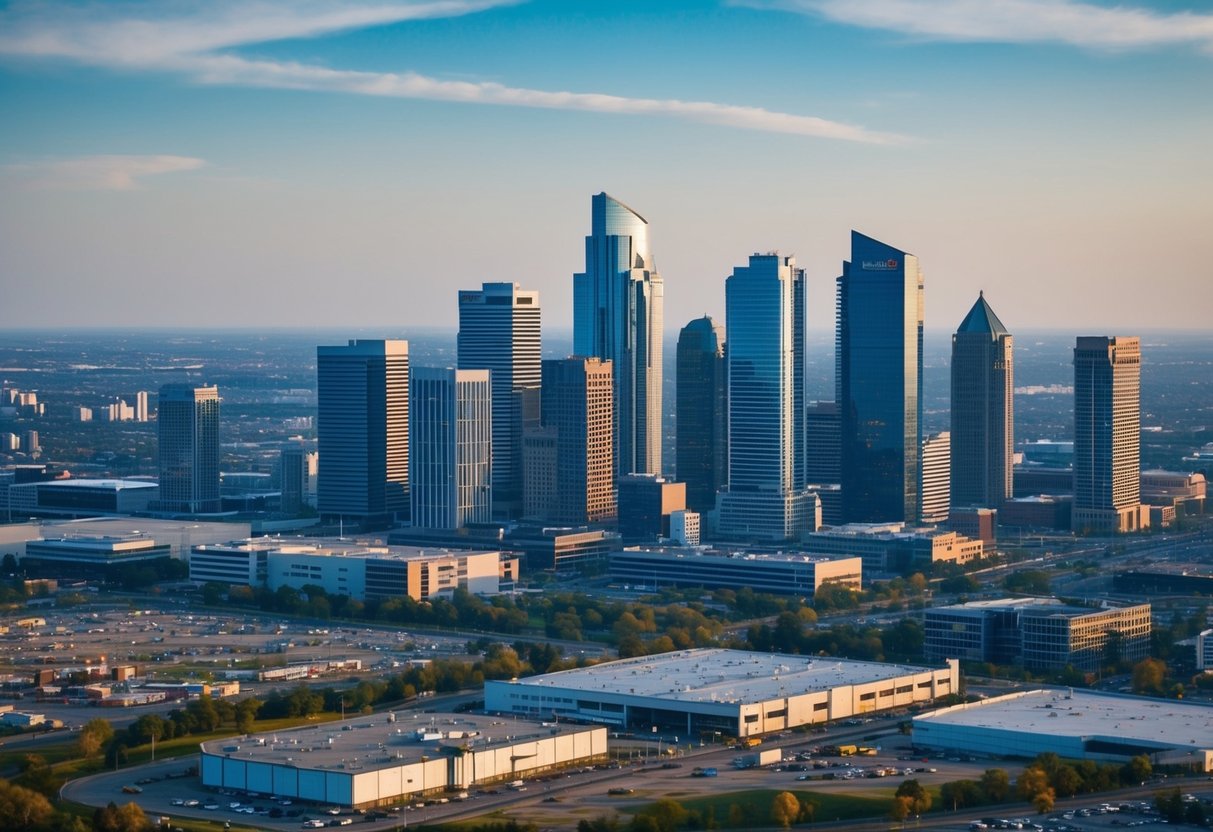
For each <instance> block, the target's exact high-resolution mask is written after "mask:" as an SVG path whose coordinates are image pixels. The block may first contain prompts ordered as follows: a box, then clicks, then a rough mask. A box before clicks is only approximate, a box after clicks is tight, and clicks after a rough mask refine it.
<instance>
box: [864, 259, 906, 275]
mask: <svg viewBox="0 0 1213 832" xmlns="http://www.w3.org/2000/svg"><path fill="white" fill-rule="evenodd" d="M860 266H861V268H863V270H864V271H868V272H888V271H892V270H893V269H896V268H897V261H896V260H893V259H889V260H864V261H863V263H861V264H860Z"/></svg>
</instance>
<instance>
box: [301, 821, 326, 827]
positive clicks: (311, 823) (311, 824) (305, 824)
mask: <svg viewBox="0 0 1213 832" xmlns="http://www.w3.org/2000/svg"><path fill="white" fill-rule="evenodd" d="M324 826H325V824H324V821H322V820H305V821H304V822H303V828H304V829H323V828H324Z"/></svg>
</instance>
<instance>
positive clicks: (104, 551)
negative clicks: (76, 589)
mask: <svg viewBox="0 0 1213 832" xmlns="http://www.w3.org/2000/svg"><path fill="white" fill-rule="evenodd" d="M170 557H171V553H170V551H169V547H168V544H162V543H157V542H156V541H155V540H152V539H150V538H146V537H122V538H118V537H91V536H90V537H67V538H56V539H44V540H31V541H29V542H28V543H26V544H25V554H24V555H23V556H22V557H21V566H22V568H23V569H25V570H26V571H27V572H28V573H29V574H31V575H43V576H50V577H56V578H66V577H82V578H89V579H99V580H109V579H113V578H115V577H116V573H117V571H118V570H120V569H122V568H125V567H130V566H150V565H153V564H155V563H156V562H157V561H161V562H166V561H168V560H169V558H170Z"/></svg>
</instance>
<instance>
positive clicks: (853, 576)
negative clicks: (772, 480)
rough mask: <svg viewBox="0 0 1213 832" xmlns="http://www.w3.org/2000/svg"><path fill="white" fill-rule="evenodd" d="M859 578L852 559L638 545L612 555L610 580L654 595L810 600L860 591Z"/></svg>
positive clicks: (858, 563)
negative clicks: (840, 589) (829, 589)
mask: <svg viewBox="0 0 1213 832" xmlns="http://www.w3.org/2000/svg"><path fill="white" fill-rule="evenodd" d="M862 578H863V562H862V561H861V560H860V559H859V558H856V557H823V556H812V555H805V554H797V553H793V552H730V551H722V550H708V549H695V548H689V547H688V548H677V547H641V546H633V547H628V548H626V549H623V550H622V551H619V552H612V553H611V580H612V581H614V582H615V583H621V584H628V585H635V586H638V587H646V588H648V587H651V588H652V589H653V590H654V591H656V590H657V589H658V588H659V587H662V586H702V587H705V588H708V589H714V588H719V587H727V588H734V589H735V588H737V587H741V586H745V587H749V588H750V589H752V590H754V591H755V592H773V593H778V594H792V595H801V596H805V597H811V596H812V595H813V594H814V593H815V592H816V591H817V589H818V587H820V586H821V585H822V584H827V583H833V584H840V585H842V586H845V587H849V588H851V589H859V588H860V584H861V581H862Z"/></svg>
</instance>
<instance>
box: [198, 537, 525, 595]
mask: <svg viewBox="0 0 1213 832" xmlns="http://www.w3.org/2000/svg"><path fill="white" fill-rule="evenodd" d="M190 561H191V562H190V578H191V580H195V581H216V582H219V583H228V584H235V585H249V586H266V587H268V588H269V589H271V590H277V589H279V588H281V587H290V588H292V589H303V588H304V587H305V586H309V585H314V586H320V587H323V588H324V590H325V592H328V593H330V594H333V595H346V596H349V597H350V598H353V599H355V600H359V601H365V600H367V599H374V598H393V597H398V596H404V595H407V596H409V597H410V598H412V599H413V600H415V601H424V600H426V599H428V598H435V597H441V596H446V595H450V594H451V593H453V592H454V591H455V590H456V589H466V590H467V591H468V592H471V593H474V594H477V595H496V594H498V593H499V592H501V591H502V589H501V587H502V583H503V581H504V582H505V583H507V584H509V585H510V586H512V585H513V582H514V581H515V580H516V579H517V575H518V566H517V561H516V559H515V558H511V557H509V556H503V555H502V553H501V552H500V551H448V550H445V549H439V548H421V547H417V546H388V545H384V544H383V543H381V542H378V541H374V542H360V541H356V540H354V541H351V540H344V539H340V540H338V539H329V538H294V539H283V538H247V539H245V540H235V541H229V542H227V543H225V544H222V545H204V546H196V547H194V550H193V552H192V553H191V556H190Z"/></svg>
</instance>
